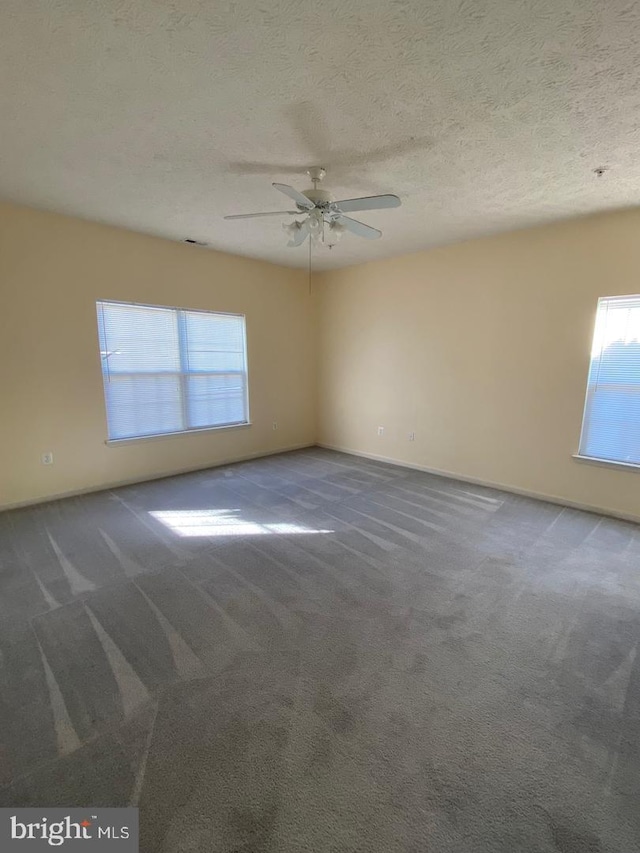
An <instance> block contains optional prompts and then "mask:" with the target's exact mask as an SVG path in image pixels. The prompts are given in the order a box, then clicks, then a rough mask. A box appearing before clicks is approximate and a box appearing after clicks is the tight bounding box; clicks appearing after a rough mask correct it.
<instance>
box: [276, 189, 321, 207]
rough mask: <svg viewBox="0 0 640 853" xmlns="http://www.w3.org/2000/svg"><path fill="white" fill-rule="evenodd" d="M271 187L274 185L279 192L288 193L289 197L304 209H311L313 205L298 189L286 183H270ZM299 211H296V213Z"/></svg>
mask: <svg viewBox="0 0 640 853" xmlns="http://www.w3.org/2000/svg"><path fill="white" fill-rule="evenodd" d="M271 186H272V187H275V188H276V189H277V190H280V192H281V193H284V194H285V195H288V196H289V198H292V199H293V200H294V201H295V203H296V204H299V205H300V207H302V208H303V209H304V210H311V209H312V208H314V207H315V204H314V203H313V202H312V201H309V199H308V198H307V197H306V195H302V193H299V192H298V190H294V188H293V187H290V186H289V185H288V184H271ZM298 212H299V211H296V213H298Z"/></svg>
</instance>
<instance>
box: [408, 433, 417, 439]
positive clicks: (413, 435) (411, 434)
mask: <svg viewBox="0 0 640 853" xmlns="http://www.w3.org/2000/svg"><path fill="white" fill-rule="evenodd" d="M415 440H416V434H415V432H410V433H409V441H415Z"/></svg>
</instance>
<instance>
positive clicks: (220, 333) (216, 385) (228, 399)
mask: <svg viewBox="0 0 640 853" xmlns="http://www.w3.org/2000/svg"><path fill="white" fill-rule="evenodd" d="M97 310H98V333H99V339H100V356H101V361H102V377H103V380H104V396H105V402H106V408H107V425H108V436H109V439H111V440H114V439H121V438H136V437H140V436H149V435H163V434H166V433H174V432H184V431H186V430H193V429H206V428H207V427H217V426H230V425H234V424H243V423H247V422H248V401H247V363H246V345H245V321H244V317H243V316H241V315H235V314H213V313H210V312H205V311H183V310H181V309H178V308H159V307H154V306H152V305H131V304H127V303H121V302H98V303H97Z"/></svg>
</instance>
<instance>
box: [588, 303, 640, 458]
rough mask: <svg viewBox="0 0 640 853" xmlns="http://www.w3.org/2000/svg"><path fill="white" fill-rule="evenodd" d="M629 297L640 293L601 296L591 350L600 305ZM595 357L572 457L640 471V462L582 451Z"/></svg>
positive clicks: (591, 359)
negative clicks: (576, 444)
mask: <svg viewBox="0 0 640 853" xmlns="http://www.w3.org/2000/svg"><path fill="white" fill-rule="evenodd" d="M629 298H639V299H640V295H637V294H621V295H617V296H599V297H598V301H597V303H596V312H595V317H594V323H593V329H592V332H591V347H592V349H591V350H590V352H592V351H593V341H594V337H595V333H596V327H597V322H598V314H599V311H600V306H601V304H602V303H603V302H612V301H614V300H616V299H619V300H624V299H629ZM592 361H593V357H592V356H591V357H590V358H589V366H588V368H587V381H586V383H585V391H584V405H583V407H582V419H581V422H580V435H579V441H578V451H577V452H576V453H573V454H572V457H573V458H574V459H575V460H577V461H578V462H585V463H587V464H591V465H598V466H601V467H605V468H614V469H615V468H617V469H618V470H627V471H636V472H637V471H640V462H629V461H627V460H620V459H606V458H604V457H602V456H589V455H587V454H586V453H583V452H582V448H583V446H584V441H585V434H586V431H587V429H588V417H587V416H588V414H589V411H590V406H591V404H592V391H591V386H590V379H591V365H592Z"/></svg>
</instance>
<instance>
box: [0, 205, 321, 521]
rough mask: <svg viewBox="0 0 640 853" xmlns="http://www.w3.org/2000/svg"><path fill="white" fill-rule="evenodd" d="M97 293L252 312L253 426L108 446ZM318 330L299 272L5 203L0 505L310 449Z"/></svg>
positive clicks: (0, 244)
mask: <svg viewBox="0 0 640 853" xmlns="http://www.w3.org/2000/svg"><path fill="white" fill-rule="evenodd" d="M97 299H115V300H118V299H121V300H127V301H134V302H143V303H144V302H147V303H153V304H160V305H175V306H181V307H186V308H202V309H210V310H214V311H218V310H219V311H228V312H237V313H244V314H246V317H247V338H248V340H247V348H248V358H249V368H250V387H249V397H250V406H251V418H252V421H253V425H252V426H250V427H244V428H237V429H228V430H217V431H213V432H203V433H201V434H195V435H193V434H192V435H182V436H173V437H171V438H166V439H155V440H151V441H141V442H133V443H130V444H124V445H118V446H107V445H106V444H105V438H106V423H105V411H104V399H103V394H102V378H101V372H100V359H99V355H98V341H97V330H96V311H95V303H96V300H97ZM313 330H314V323H313V315H312V300H311V299H310V297H309V291H308V285H307V277H306V275H305V274H304V273H303V272H301V271H296V270H291V269H285V268H282V267H277V266H273V265H271V264H267V263H262V262H258V261H252V260H247V259H244V258H239V257H235V256H231V255H225V254H221V253H217V252H212V251H209V250H205V249H199V248H197V247H192V246H186V245H182V244H179V243H172V242H169V241H166V240H160V239H156V238H153V237H147V236H144V235H140V234H134V233H131V232H127V231H123V230H119V229H115V228H109V227H106V226H102V225H96V224H91V223H87V222H82V221H80V220H76V219H72V218H70V217H65V216H59V215H55V214H48V213H41V212H36V211H33V210H28V209H25V208H20V207H15V206H12V205H0V506H3V505H4V506H6V505H11V504H14V503H18V502H25V501H32V500H37V499H40V498H46V497H49V496H52V495H57V494H62V493H65V492H70V491H76V490H82V489H89V488H97V487H100V486H103V485H106V484H112V483H117V482H122V481H131V480H135V479H142V478H146V477H151V476H154V475H159V474H162V473H170V472H174V471H180V470H187V469H190V468H196V467H205V466H208V465H213V464H215V463H217V462H221V461H225V460H230V459H237V458H241V457H246V456H250V455H254V454H255V455H259V454H262V453H267V452H270V451H274V450H277V449H284V448H290V447H295V446H301V445H308V444H312V443H313V442H314V440H315V421H316V418H315V390H316V389H315V365H314V357H315V355H314V349H315V347H314V345H315V341H314V336H313ZM273 421H277V422H278V424H279V429H278V430H277V431H276V432H274V431H273V430H272V422H273ZM49 450H51V451H53V454H54V464H53V465H52V466H47V467H46V466H43V465H42V464H41V461H40V457H41V454H42V453H43V452H44V451H49Z"/></svg>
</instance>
